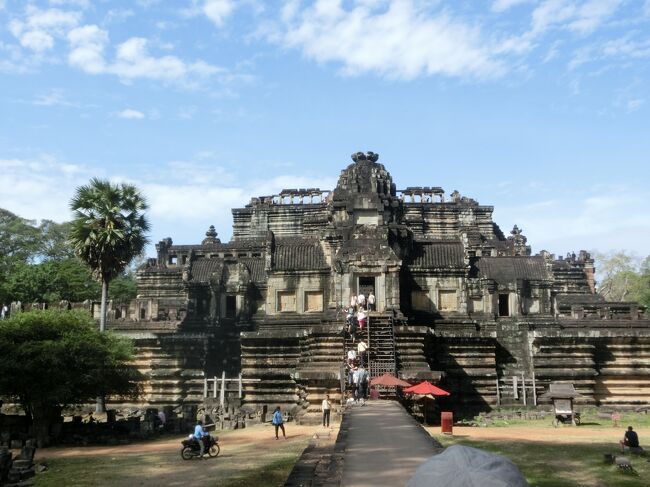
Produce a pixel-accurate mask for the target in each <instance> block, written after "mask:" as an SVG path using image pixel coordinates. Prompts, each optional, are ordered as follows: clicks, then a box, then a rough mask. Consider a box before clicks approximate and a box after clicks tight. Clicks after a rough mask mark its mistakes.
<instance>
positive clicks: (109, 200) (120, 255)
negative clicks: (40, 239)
mask: <svg viewBox="0 0 650 487" xmlns="http://www.w3.org/2000/svg"><path fill="white" fill-rule="evenodd" d="M70 208H71V209H72V211H73V212H74V219H73V221H72V224H71V229H70V234H69V235H70V236H69V239H70V242H71V244H72V246H73V248H74V252H75V254H76V255H77V256H78V257H79V258H80V259H81V260H82V261H84V262H85V263H86V264H88V265H89V266H90V268H91V269H92V270H93V273H94V275H95V277H96V278H97V279H98V280H99V281H100V282H101V284H102V301H101V316H100V319H99V330H100V331H102V332H103V331H105V329H106V302H107V300H108V284H109V282H110V281H111V280H112V279H114V278H115V277H117V276H119V275H120V273H122V271H124V269H125V268H126V267H127V266H128V265H129V264H130V263H131V261H132V260H133V259H134V258H135V257H137V256H138V255H140V254H141V253H142V252H143V251H144V248H145V246H146V245H147V243H148V238H147V236H146V233H147V232H148V231H149V222H148V221H147V219H146V217H145V215H144V211H145V210H146V209H147V202H146V201H145V199H144V197H143V196H142V195H141V194H140V192H139V191H138V189H137V188H136V187H135V186H133V185H131V184H125V183H121V184H112V183H111V182H110V181H105V180H101V179H97V178H93V179H91V180H90V184H88V185H86V186H80V187H78V188H77V191H76V193H75V195H74V197H73V198H72V200H71V201H70Z"/></svg>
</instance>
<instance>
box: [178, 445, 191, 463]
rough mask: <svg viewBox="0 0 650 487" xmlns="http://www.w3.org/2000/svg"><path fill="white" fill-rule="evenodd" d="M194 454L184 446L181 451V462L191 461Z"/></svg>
mask: <svg viewBox="0 0 650 487" xmlns="http://www.w3.org/2000/svg"><path fill="white" fill-rule="evenodd" d="M193 456H194V454H193V453H192V449H191V448H190V447H189V446H186V447H185V448H183V449H182V450H181V457H182V458H183V460H191V459H192V457H193Z"/></svg>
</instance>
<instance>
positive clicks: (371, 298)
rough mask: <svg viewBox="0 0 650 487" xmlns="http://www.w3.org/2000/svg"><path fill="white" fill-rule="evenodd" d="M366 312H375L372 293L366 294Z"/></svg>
mask: <svg viewBox="0 0 650 487" xmlns="http://www.w3.org/2000/svg"><path fill="white" fill-rule="evenodd" d="M368 311H375V295H374V293H373V292H372V291H370V294H368Z"/></svg>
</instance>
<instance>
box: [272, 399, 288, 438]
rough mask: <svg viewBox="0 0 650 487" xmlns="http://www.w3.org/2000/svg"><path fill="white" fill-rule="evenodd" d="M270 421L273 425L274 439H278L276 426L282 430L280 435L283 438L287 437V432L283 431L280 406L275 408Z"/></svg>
mask: <svg viewBox="0 0 650 487" xmlns="http://www.w3.org/2000/svg"><path fill="white" fill-rule="evenodd" d="M271 423H273V426H275V439H276V440H279V439H280V438H278V428H280V429H281V430H282V436H283V437H284V439H285V440H286V439H287V434H286V432H285V431H284V419H283V418H282V411H280V406H278V407H277V408H275V412H274V413H273V419H272V420H271Z"/></svg>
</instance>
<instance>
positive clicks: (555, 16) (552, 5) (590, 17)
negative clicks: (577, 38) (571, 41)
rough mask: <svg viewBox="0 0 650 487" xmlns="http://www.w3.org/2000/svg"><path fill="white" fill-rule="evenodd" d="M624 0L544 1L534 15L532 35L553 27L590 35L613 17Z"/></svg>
mask: <svg viewBox="0 0 650 487" xmlns="http://www.w3.org/2000/svg"><path fill="white" fill-rule="evenodd" d="M622 3H623V1H622V0H587V1H585V2H582V3H576V2H573V1H570V0H544V1H543V2H542V3H540V4H539V5H538V6H537V7H536V8H535V10H534V11H533V14H532V25H531V34H532V35H540V34H542V33H544V32H545V31H546V30H547V29H549V28H551V27H561V28H566V29H568V30H571V31H574V32H577V33H581V34H589V33H591V32H593V31H594V30H595V29H596V28H598V27H599V26H600V25H601V24H602V23H603V22H605V21H606V20H607V19H608V18H609V17H611V16H612V15H613V14H614V13H615V12H616V11H617V10H618V8H619V7H620V6H621V5H622Z"/></svg>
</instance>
